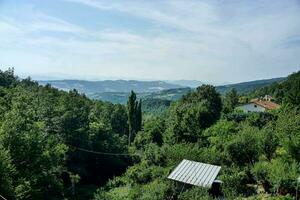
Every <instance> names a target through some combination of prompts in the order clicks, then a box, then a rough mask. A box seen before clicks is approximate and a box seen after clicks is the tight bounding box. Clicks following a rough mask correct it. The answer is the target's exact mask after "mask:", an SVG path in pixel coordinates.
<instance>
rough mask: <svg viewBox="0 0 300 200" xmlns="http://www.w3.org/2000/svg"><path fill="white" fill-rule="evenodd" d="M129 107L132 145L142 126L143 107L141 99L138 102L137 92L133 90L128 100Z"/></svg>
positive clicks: (129, 137)
mask: <svg viewBox="0 0 300 200" xmlns="http://www.w3.org/2000/svg"><path fill="white" fill-rule="evenodd" d="M127 109H128V127H129V136H128V143H129V145H130V143H131V141H133V139H134V136H135V134H136V133H137V132H138V131H140V130H141V128H142V107H141V101H140V102H138V101H137V99H136V94H135V93H134V92H133V91H131V94H130V96H129V98H128V102H127Z"/></svg>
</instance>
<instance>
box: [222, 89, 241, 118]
mask: <svg viewBox="0 0 300 200" xmlns="http://www.w3.org/2000/svg"><path fill="white" fill-rule="evenodd" d="M238 103H239V96H238V94H237V91H236V90H235V89H232V90H230V91H229V92H227V93H226V95H225V97H224V103H223V111H224V113H230V112H232V111H233V110H234V108H235V107H236V106H237V104H238Z"/></svg>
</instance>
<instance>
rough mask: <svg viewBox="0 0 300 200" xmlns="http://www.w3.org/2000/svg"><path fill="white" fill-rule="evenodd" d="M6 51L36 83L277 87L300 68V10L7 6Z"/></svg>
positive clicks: (294, 5)
mask: <svg viewBox="0 0 300 200" xmlns="http://www.w3.org/2000/svg"><path fill="white" fill-rule="evenodd" d="M0 44H1V48H0V68H1V69H2V70H5V69H7V68H8V67H14V68H15V72H16V74H17V75H18V76H20V77H27V76H30V77H32V78H33V79H35V80H38V79H41V77H44V78H43V79H41V80H46V79H79V80H116V79H124V80H170V81H174V80H197V81H202V82H209V83H214V84H223V83H238V82H246V81H253V80H261V79H270V78H277V77H284V76H287V75H288V74H290V73H292V72H296V71H298V70H300V59H299V55H300V3H299V1H297V0H287V1H271V0H262V1H258V0H255V1H247V2H246V1H243V2H240V1H236V0H230V1H223V0H221V1H220V0H211V1H185V2H184V1H154V2H150V1H133V0H131V1H126V2H124V1H118V0H116V1H112V2H109V1H100V0H54V1H50V0H48V1H46V0H45V1H38V0H28V1H19V2H18V3H14V1H8V0H0ZM47 77H48V78H47Z"/></svg>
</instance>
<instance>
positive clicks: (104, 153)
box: [68, 144, 140, 156]
mask: <svg viewBox="0 0 300 200" xmlns="http://www.w3.org/2000/svg"><path fill="white" fill-rule="evenodd" d="M68 146H70V147H72V148H75V149H77V150H79V151H83V152H87V153H93V154H97V155H107V156H140V154H136V153H135V154H128V153H111V152H100V151H93V150H88V149H84V148H80V147H76V146H73V145H69V144H68Z"/></svg>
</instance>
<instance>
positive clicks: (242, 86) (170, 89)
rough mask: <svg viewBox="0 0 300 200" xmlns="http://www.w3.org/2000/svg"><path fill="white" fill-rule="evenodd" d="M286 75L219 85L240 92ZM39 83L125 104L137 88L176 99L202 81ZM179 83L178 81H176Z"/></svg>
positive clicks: (223, 91) (151, 96) (146, 96)
mask: <svg viewBox="0 0 300 200" xmlns="http://www.w3.org/2000/svg"><path fill="white" fill-rule="evenodd" d="M285 79H286V78H282V77H281V78H273V79H264V80H256V81H249V82H242V83H236V84H228V85H221V86H216V89H217V91H218V92H220V93H221V94H222V95H224V94H226V93H227V92H228V91H230V90H231V89H233V88H234V89H236V90H237V92H238V93H240V94H241V93H249V92H250V91H253V90H256V89H259V88H263V87H265V86H268V85H271V84H272V83H276V82H282V81H284V80H285ZM38 82H39V83H40V84H42V85H45V84H51V85H52V86H53V87H55V88H58V89H61V90H66V91H68V90H71V89H77V90H78V91H79V92H80V93H85V94H86V95H87V96H88V97H90V98H92V99H101V100H103V101H109V102H112V103H121V104H125V103H126V102H127V99H128V96H129V93H130V91H131V90H134V91H135V92H136V93H137V96H138V98H142V99H144V100H145V99H159V100H168V101H174V100H177V99H179V98H180V97H181V96H182V95H185V94H186V93H188V92H190V91H192V90H194V88H193V87H188V86H185V85H184V84H188V85H190V84H191V83H194V84H200V83H201V82H200V81H192V82H188V81H173V82H165V81H136V80H131V81H126V80H115V81H113V80H106V81H82V80H56V81H38ZM176 83H177V84H176Z"/></svg>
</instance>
